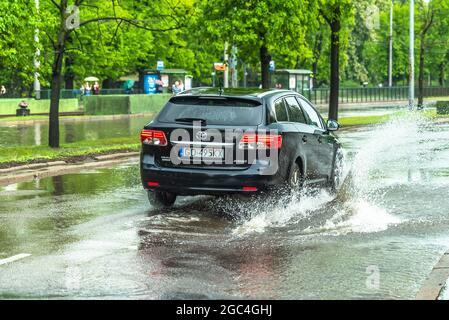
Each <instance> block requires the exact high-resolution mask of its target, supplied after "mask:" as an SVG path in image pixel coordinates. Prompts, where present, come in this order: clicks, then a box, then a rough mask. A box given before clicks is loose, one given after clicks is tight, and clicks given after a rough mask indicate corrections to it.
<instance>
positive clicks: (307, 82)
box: [271, 69, 313, 94]
mask: <svg viewBox="0 0 449 320" xmlns="http://www.w3.org/2000/svg"><path fill="white" fill-rule="evenodd" d="M312 74H313V72H312V71H310V70H305V69H279V70H276V71H275V72H274V74H273V75H272V78H271V79H272V86H273V87H275V86H276V84H280V85H281V86H282V88H283V89H289V90H293V91H296V92H298V93H301V94H308V93H309V92H310V90H312V89H313V82H312Z"/></svg>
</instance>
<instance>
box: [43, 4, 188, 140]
mask: <svg viewBox="0 0 449 320" xmlns="http://www.w3.org/2000/svg"><path fill="white" fill-rule="evenodd" d="M151 3H152V2H150V1H142V2H132V3H128V4H127V5H128V7H126V6H120V5H119V4H118V3H117V2H116V1H109V0H97V1H93V0H75V1H73V2H71V1H69V0H59V1H54V0H49V1H44V2H43V4H42V10H41V14H40V21H41V28H40V29H42V30H43V31H44V32H45V34H46V35H47V38H48V40H49V42H50V44H51V46H52V48H53V53H54V54H53V62H52V71H51V72H52V77H51V102H50V126H49V146H50V147H52V148H58V147H59V99H60V89H61V83H62V71H63V65H64V58H65V56H66V53H67V51H68V45H69V44H70V43H73V42H74V40H73V37H74V36H75V35H76V33H75V32H74V31H75V30H80V32H83V30H84V29H85V28H86V27H87V26H89V25H91V24H97V25H98V24H100V25H101V24H108V25H109V27H110V28H116V29H118V28H119V27H120V26H121V25H122V24H127V25H131V26H134V27H137V28H139V29H142V30H145V31H149V32H165V31H171V30H176V29H179V28H181V27H182V21H181V20H180V18H179V17H183V18H186V17H187V16H188V5H189V3H190V2H179V1H177V2H174V1H173V2H172V1H166V5H165V6H163V5H151ZM126 9H130V10H126ZM87 52H89V51H87Z"/></svg>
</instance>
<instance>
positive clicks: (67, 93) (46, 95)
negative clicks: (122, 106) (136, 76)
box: [40, 89, 142, 100]
mask: <svg viewBox="0 0 449 320" xmlns="http://www.w3.org/2000/svg"><path fill="white" fill-rule="evenodd" d="M139 93H142V91H141V90H136V89H134V90H133V91H132V92H129V91H127V90H125V89H101V90H100V93H99V94H100V95H104V96H107V95H119V94H139ZM91 95H92V94H91ZM81 96H82V94H81V90H79V89H78V90H77V89H74V90H67V89H63V90H61V99H78V98H80V97H81ZM50 97H51V90H41V91H40V98H41V99H42V100H47V99H50Z"/></svg>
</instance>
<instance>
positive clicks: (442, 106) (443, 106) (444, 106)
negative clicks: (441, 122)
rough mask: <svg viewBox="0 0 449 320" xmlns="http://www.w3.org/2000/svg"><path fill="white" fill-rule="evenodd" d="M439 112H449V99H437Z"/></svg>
mask: <svg viewBox="0 0 449 320" xmlns="http://www.w3.org/2000/svg"><path fill="white" fill-rule="evenodd" d="M437 114H449V101H437Z"/></svg>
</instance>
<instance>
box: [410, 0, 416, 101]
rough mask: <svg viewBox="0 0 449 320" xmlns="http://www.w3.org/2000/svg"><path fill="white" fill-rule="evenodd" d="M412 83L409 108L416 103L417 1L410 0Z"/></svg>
mask: <svg viewBox="0 0 449 320" xmlns="http://www.w3.org/2000/svg"><path fill="white" fill-rule="evenodd" d="M409 60H410V62H409V63H410V77H409V78H410V83H409V85H410V86H409V109H410V110H413V108H414V105H415V1H414V0H410V57H409Z"/></svg>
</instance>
